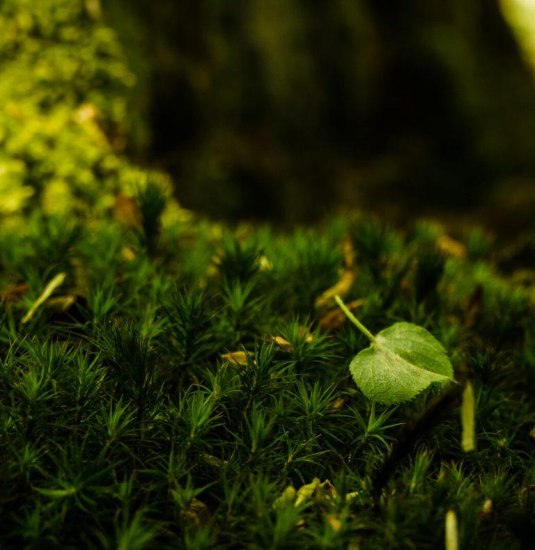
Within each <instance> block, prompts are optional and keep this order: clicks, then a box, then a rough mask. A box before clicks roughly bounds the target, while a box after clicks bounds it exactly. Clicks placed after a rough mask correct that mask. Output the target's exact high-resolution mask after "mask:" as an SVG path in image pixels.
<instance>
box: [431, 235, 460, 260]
mask: <svg viewBox="0 0 535 550" xmlns="http://www.w3.org/2000/svg"><path fill="white" fill-rule="evenodd" d="M437 246H438V248H439V249H440V250H442V252H444V253H445V254H447V255H448V256H452V257H453V258H464V257H465V256H466V247H465V246H464V244H462V243H460V242H459V241H456V240H455V239H452V238H451V237H449V236H448V235H441V236H440V237H439V238H438V239H437Z"/></svg>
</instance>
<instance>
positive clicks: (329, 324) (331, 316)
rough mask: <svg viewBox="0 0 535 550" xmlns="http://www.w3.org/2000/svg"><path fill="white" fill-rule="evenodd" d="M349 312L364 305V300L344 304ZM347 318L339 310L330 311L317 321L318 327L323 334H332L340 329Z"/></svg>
mask: <svg viewBox="0 0 535 550" xmlns="http://www.w3.org/2000/svg"><path fill="white" fill-rule="evenodd" d="M346 305H347V307H348V308H349V310H350V311H355V310H357V309H359V308H360V307H362V306H363V305H364V300H362V299H360V300H353V301H352V302H349V303H348V304H346ZM346 320H347V318H346V316H345V315H344V312H343V311H341V310H340V309H339V308H335V309H331V310H330V311H328V312H327V313H326V314H325V315H323V317H321V318H320V320H319V325H320V328H321V329H322V330H324V331H325V332H332V331H334V330H336V329H338V328H340V327H341V326H342V325H343V324H344V323H345V322H346Z"/></svg>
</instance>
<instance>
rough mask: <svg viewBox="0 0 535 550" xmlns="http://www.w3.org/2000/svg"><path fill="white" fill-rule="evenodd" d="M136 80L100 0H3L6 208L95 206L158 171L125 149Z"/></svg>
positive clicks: (0, 123)
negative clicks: (104, 16)
mask: <svg viewBox="0 0 535 550" xmlns="http://www.w3.org/2000/svg"><path fill="white" fill-rule="evenodd" d="M134 83H135V76H134V74H133V73H132V71H131V70H130V69H129V68H128V66H127V64H126V62H125V56H124V53H123V51H122V48H121V45H120V44H119V41H118V39H117V36H116V33H115V31H114V30H113V29H111V28H110V27H108V26H106V24H105V23H104V21H103V20H102V13H101V10H100V4H99V2H98V0H85V1H84V0H39V1H38V2H36V1H35V0H4V1H3V2H2V5H1V8H0V151H1V153H0V214H3V215H11V214H16V213H21V210H22V209H24V208H25V207H29V206H30V205H38V206H40V207H41V208H42V209H43V210H45V211H46V212H56V213H57V212H63V211H75V212H77V213H82V212H86V213H88V212H91V213H92V214H94V213H95V212H99V211H102V209H105V208H107V207H110V206H111V205H112V204H113V196H114V195H115V194H117V193H119V192H125V191H126V192H132V191H133V190H134V189H135V188H136V187H139V186H142V185H143V184H144V183H145V182H146V181H147V179H150V178H152V177H153V175H151V174H148V173H147V172H144V171H143V170H140V169H138V168H137V167H135V166H133V165H132V164H131V163H130V162H129V161H128V160H127V159H125V158H124V157H123V156H122V154H121V153H122V151H123V149H124V146H125V135H126V134H127V132H128V131H129V121H130V120H131V119H132V118H133V117H132V116H130V115H129V112H128V107H129V105H128V97H129V96H128V92H129V90H130V89H131V88H132V86H133V85H134Z"/></svg>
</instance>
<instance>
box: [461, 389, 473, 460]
mask: <svg viewBox="0 0 535 550" xmlns="http://www.w3.org/2000/svg"><path fill="white" fill-rule="evenodd" d="M475 408H476V407H475V399H474V387H473V386H472V383H471V382H470V381H468V382H467V383H466V386H465V387H464V392H463V402H462V405H461V424H462V438H461V447H462V449H463V451H464V452H465V453H469V452H472V451H475V449H476V420H475V417H476V412H475Z"/></svg>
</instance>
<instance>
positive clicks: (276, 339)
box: [271, 336, 293, 351]
mask: <svg viewBox="0 0 535 550" xmlns="http://www.w3.org/2000/svg"><path fill="white" fill-rule="evenodd" d="M271 340H272V341H273V343H274V344H277V346H279V347H280V348H281V349H283V350H284V351H292V350H293V347H292V344H290V342H288V340H286V338H283V337H282V336H272V337H271Z"/></svg>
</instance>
